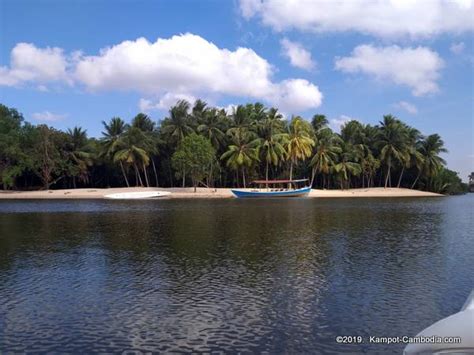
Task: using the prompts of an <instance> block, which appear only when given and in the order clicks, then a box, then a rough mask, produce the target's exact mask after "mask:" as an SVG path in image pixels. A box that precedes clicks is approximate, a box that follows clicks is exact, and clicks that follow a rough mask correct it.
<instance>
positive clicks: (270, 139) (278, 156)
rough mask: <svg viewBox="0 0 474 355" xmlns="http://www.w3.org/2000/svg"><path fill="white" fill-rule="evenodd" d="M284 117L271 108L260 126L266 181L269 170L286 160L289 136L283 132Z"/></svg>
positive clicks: (260, 149)
mask: <svg viewBox="0 0 474 355" xmlns="http://www.w3.org/2000/svg"><path fill="white" fill-rule="evenodd" d="M282 119H283V116H282V115H281V114H280V113H278V110H277V109H275V108H271V109H270V110H269V112H268V114H267V115H266V117H265V118H264V119H261V120H260V121H259V124H258V135H259V139H260V141H259V152H260V157H261V161H264V162H265V179H266V180H268V168H269V166H270V165H273V166H277V165H278V164H279V163H280V162H281V161H283V160H285V159H286V154H287V153H286V149H285V144H286V143H287V140H288V134H287V133H284V132H283V129H284V124H283V121H282Z"/></svg>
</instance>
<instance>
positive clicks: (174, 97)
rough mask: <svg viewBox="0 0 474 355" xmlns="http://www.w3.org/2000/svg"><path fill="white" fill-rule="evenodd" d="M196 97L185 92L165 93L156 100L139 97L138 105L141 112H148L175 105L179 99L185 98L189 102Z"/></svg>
mask: <svg viewBox="0 0 474 355" xmlns="http://www.w3.org/2000/svg"><path fill="white" fill-rule="evenodd" d="M196 99H197V98H196V97H194V96H192V95H187V94H174V93H166V94H165V95H163V96H162V97H160V98H159V99H158V100H153V99H144V98H141V99H140V101H139V102H138V107H139V108H140V110H141V111H142V112H150V111H155V110H167V109H169V108H170V107H171V106H173V105H175V104H176V103H177V102H178V101H179V100H186V101H188V102H190V103H193V102H194V101H196Z"/></svg>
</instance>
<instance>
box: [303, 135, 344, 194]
mask: <svg viewBox="0 0 474 355" xmlns="http://www.w3.org/2000/svg"><path fill="white" fill-rule="evenodd" d="M339 143H340V138H339V137H338V136H337V135H335V134H332V135H331V136H328V137H324V138H321V139H319V140H317V143H316V146H315V153H314V155H313V158H312V159H311V162H310V166H312V169H311V170H312V171H311V187H312V186H313V183H314V178H315V176H316V174H324V175H323V186H322V187H323V188H324V183H325V181H324V179H325V175H328V174H329V172H330V170H331V168H332V167H333V166H334V165H335V164H336V162H337V158H338V154H340V153H341V147H340V146H339Z"/></svg>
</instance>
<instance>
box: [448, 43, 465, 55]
mask: <svg viewBox="0 0 474 355" xmlns="http://www.w3.org/2000/svg"><path fill="white" fill-rule="evenodd" d="M465 48H466V45H465V44H464V42H459V43H453V44H452V45H451V47H449V50H450V51H451V52H452V53H454V54H461V53H462V52H464V49H465Z"/></svg>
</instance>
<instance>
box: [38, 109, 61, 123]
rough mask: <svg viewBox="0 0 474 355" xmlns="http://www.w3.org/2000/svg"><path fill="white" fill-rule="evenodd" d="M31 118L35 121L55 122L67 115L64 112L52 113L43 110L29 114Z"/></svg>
mask: <svg viewBox="0 0 474 355" xmlns="http://www.w3.org/2000/svg"><path fill="white" fill-rule="evenodd" d="M31 117H33V119H35V120H37V121H45V122H57V121H62V120H63V119H65V118H66V117H67V115H65V114H57V113H52V112H49V111H43V112H35V113H33V114H32V115H31Z"/></svg>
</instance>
